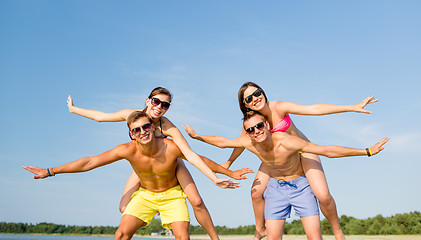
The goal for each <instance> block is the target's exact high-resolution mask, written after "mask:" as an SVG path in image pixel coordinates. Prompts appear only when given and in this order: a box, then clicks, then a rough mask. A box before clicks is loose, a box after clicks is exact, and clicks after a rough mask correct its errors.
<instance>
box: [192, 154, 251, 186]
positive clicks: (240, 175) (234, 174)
mask: <svg viewBox="0 0 421 240" xmlns="http://www.w3.org/2000/svg"><path fill="white" fill-rule="evenodd" d="M200 157H201V158H202V160H203V162H204V163H205V164H206V165H207V166H208V167H209V168H210V169H211V170H212V171H213V172H215V173H221V174H224V175H226V176H228V177H231V178H234V179H235V180H242V179H247V176H244V175H245V174H247V173H253V170H251V169H250V168H241V169H239V170H236V171H231V170H229V169H226V168H224V167H222V166H221V165H219V164H217V163H216V162H214V161H212V160H210V159H209V158H207V157H204V156H200Z"/></svg>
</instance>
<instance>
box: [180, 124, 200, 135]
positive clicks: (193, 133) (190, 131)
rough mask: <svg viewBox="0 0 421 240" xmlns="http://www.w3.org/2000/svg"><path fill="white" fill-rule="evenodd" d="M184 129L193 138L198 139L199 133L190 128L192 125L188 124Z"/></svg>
mask: <svg viewBox="0 0 421 240" xmlns="http://www.w3.org/2000/svg"><path fill="white" fill-rule="evenodd" d="M183 128H184V130H186V132H187V134H189V136H190V137H191V138H196V137H197V133H196V132H195V131H194V130H193V128H192V127H190V124H186V126H183Z"/></svg>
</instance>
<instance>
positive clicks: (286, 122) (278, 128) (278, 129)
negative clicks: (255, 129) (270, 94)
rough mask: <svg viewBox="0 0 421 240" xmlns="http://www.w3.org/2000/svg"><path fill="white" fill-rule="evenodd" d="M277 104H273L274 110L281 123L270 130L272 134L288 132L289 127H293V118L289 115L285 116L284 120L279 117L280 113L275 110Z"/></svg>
mask: <svg viewBox="0 0 421 240" xmlns="http://www.w3.org/2000/svg"><path fill="white" fill-rule="evenodd" d="M275 103H276V102H274V103H273V110H274V111H275V113H276V115H278V117H279V119H280V120H279V122H277V123H276V124H275V125H274V126H273V128H272V129H270V130H269V131H270V132H272V133H273V132H285V131H286V130H288V128H289V126H291V118H290V117H289V115H288V114H287V115H285V117H284V118H282V117H281V116H279V113H278V112H277V111H276V109H275Z"/></svg>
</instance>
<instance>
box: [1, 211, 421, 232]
mask: <svg viewBox="0 0 421 240" xmlns="http://www.w3.org/2000/svg"><path fill="white" fill-rule="evenodd" d="M339 222H340V224H341V226H342V230H343V232H344V233H345V234H346V235H400V234H421V213H420V212H411V213H403V214H396V215H394V216H391V217H383V216H382V215H377V216H375V217H373V218H368V219H356V218H354V217H348V216H345V215H343V216H341V218H340V219H339ZM254 227H255V226H254V225H248V226H239V227H236V228H229V227H226V226H216V227H215V228H216V231H217V233H218V234H220V235H251V234H254ZM117 228H118V227H112V226H105V227H104V226H94V227H92V226H72V225H58V224H53V223H45V222H43V223H38V224H28V223H6V222H0V233H26V234H31V233H42V234H109V235H113V234H114V233H115V231H116V230H117ZM321 229H322V233H323V234H324V235H330V234H333V233H332V229H331V228H330V224H329V222H328V221H327V219H323V220H322V221H321ZM163 230H164V229H163V228H162V226H161V221H160V220H159V219H153V220H152V222H151V223H150V224H149V226H148V227H147V228H143V229H139V231H137V234H139V235H150V234H151V232H162V231H163ZM190 234H192V235H198V234H206V231H205V230H204V229H203V228H202V227H200V226H193V225H190ZM284 234H304V228H303V226H302V224H301V221H300V220H294V221H292V222H290V223H286V224H285V228H284Z"/></svg>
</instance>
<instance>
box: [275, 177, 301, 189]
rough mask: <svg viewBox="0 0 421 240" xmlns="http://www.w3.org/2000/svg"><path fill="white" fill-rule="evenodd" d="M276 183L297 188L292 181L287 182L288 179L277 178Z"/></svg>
mask: <svg viewBox="0 0 421 240" xmlns="http://www.w3.org/2000/svg"><path fill="white" fill-rule="evenodd" d="M278 184H279V186H281V187H282V186H284V185H288V186H290V187H293V188H295V189H297V188H298V187H297V184H293V183H291V182H288V181H285V180H284V179H279V180H278Z"/></svg>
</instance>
